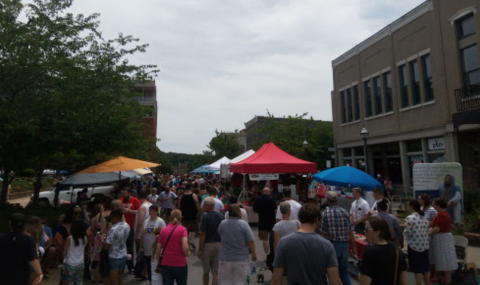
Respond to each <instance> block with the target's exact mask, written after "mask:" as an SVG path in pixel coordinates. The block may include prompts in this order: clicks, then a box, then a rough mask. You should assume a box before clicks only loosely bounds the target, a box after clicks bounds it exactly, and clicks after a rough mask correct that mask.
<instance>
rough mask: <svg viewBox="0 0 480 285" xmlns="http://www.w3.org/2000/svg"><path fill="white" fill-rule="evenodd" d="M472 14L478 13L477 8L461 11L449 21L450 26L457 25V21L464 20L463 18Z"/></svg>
mask: <svg viewBox="0 0 480 285" xmlns="http://www.w3.org/2000/svg"><path fill="white" fill-rule="evenodd" d="M470 13H473V14H475V13H477V6H472V7H468V8H464V9H462V10H460V11H458V12H457V13H455V15H453V16H452V17H451V18H450V19H448V20H449V21H450V24H452V25H453V24H455V21H456V20H458V19H460V18H462V17H463V16H466V15H468V14H470Z"/></svg>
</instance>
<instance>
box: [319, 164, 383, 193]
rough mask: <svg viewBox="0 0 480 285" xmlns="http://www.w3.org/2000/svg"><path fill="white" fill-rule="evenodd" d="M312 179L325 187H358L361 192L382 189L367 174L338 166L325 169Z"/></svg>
mask: <svg viewBox="0 0 480 285" xmlns="http://www.w3.org/2000/svg"><path fill="white" fill-rule="evenodd" d="M313 179H315V180H316V181H318V182H323V183H324V184H325V185H330V186H338V187H347V188H353V187H359V188H361V189H362V190H363V191H372V190H373V189H375V188H382V187H383V185H382V184H381V183H380V182H378V181H377V180H376V179H375V178H373V177H372V176H370V175H368V174H367V173H365V172H363V171H361V170H358V169H356V168H355V167H351V166H340V167H334V168H330V169H327V170H325V171H322V172H320V173H317V174H315V175H313Z"/></svg>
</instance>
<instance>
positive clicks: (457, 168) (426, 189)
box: [413, 162, 463, 223]
mask: <svg viewBox="0 0 480 285" xmlns="http://www.w3.org/2000/svg"><path fill="white" fill-rule="evenodd" d="M447 174H449V175H451V176H453V177H454V179H452V178H449V179H447ZM448 180H450V182H448ZM447 183H449V184H450V185H447ZM445 188H447V189H452V190H451V191H452V192H453V193H454V194H452V195H450V196H452V197H453V196H454V195H455V193H457V192H460V198H461V200H460V201H457V202H455V203H453V205H452V207H451V208H447V210H448V211H449V212H450V213H449V214H450V216H451V218H452V223H454V222H461V220H462V219H463V217H462V216H461V215H462V214H461V213H462V212H463V171H462V165H460V164H459V163H456V162H446V163H417V164H415V165H414V166H413V195H414V198H418V196H419V195H421V194H427V195H429V196H430V199H431V200H433V199H434V198H437V197H439V196H440V195H442V192H443V193H444V192H445V190H444V189H445ZM444 195H445V194H444ZM445 196H448V194H447V195H445ZM450 196H449V197H444V198H446V200H447V202H448V201H449V200H451V199H452V197H450ZM453 212H456V213H455V217H454V215H453Z"/></svg>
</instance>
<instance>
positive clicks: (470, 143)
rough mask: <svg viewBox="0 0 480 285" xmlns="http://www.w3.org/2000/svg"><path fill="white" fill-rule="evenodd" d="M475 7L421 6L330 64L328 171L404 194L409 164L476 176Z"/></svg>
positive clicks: (432, 2) (467, 2)
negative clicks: (343, 170)
mask: <svg viewBox="0 0 480 285" xmlns="http://www.w3.org/2000/svg"><path fill="white" fill-rule="evenodd" d="M478 4H479V2H478V0H458V1H441V0H428V1H426V2H424V3H422V4H421V5H419V6H418V7H416V8H414V9H413V10H412V11H410V12H409V13H407V14H406V15H404V16H403V17H401V18H400V19H398V20H396V21H395V22H393V23H391V24H390V25H388V26H387V27H385V28H383V29H382V30H380V31H379V32H378V33H376V34H374V35H373V36H371V37H370V38H368V39H367V40H365V41H363V42H362V43H360V44H358V45H357V46H355V47H353V48H352V49H351V50H349V51H347V52H346V53H344V54H343V55H341V56H340V57H338V58H336V59H335V60H333V62H332V67H333V81H334V90H333V91H332V93H331V96H332V108H333V128H334V139H335V158H336V165H338V166H342V165H347V164H349V165H352V166H354V167H357V168H360V169H364V170H365V166H367V168H368V172H369V173H370V174H372V175H376V174H381V175H382V176H384V177H388V178H389V179H390V180H392V182H393V184H394V186H395V188H396V189H397V190H401V191H404V192H405V193H410V191H411V186H412V167H413V165H414V164H415V163H417V162H460V163H461V164H462V165H463V167H464V173H465V174H467V173H476V171H477V172H478V165H479V163H480V161H479V156H480V92H479V91H480V90H479V89H480V88H479V86H480V69H479V67H480V61H479V53H480V48H479V47H480V17H479V16H480V15H479V14H478V13H477V9H478V8H479V7H478ZM363 128H366V129H367V130H368V132H369V136H368V139H367V140H366V144H367V147H366V152H365V148H364V141H363V139H362V137H361V135H360V132H361V131H362V129H363ZM365 164H366V165H365Z"/></svg>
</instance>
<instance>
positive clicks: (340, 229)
mask: <svg viewBox="0 0 480 285" xmlns="http://www.w3.org/2000/svg"><path fill="white" fill-rule="evenodd" d="M326 196H327V203H328V208H327V209H326V210H325V211H324V212H323V217H322V223H321V225H320V235H322V236H323V237H324V238H326V239H328V240H329V241H330V242H331V243H332V244H333V247H334V248H335V252H336V254H337V262H338V271H339V275H340V279H342V283H343V284H344V285H351V284H352V283H351V281H350V277H349V275H348V240H349V239H350V243H351V251H352V254H353V255H354V256H356V255H357V248H356V247H355V237H354V236H353V231H354V228H353V225H352V221H351V220H350V215H349V214H348V212H347V211H346V210H345V209H343V208H340V207H339V206H338V205H337V201H338V195H337V192H335V191H328V192H327V195H326Z"/></svg>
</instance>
